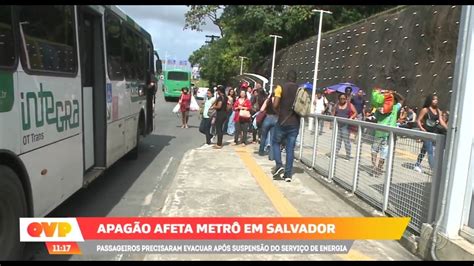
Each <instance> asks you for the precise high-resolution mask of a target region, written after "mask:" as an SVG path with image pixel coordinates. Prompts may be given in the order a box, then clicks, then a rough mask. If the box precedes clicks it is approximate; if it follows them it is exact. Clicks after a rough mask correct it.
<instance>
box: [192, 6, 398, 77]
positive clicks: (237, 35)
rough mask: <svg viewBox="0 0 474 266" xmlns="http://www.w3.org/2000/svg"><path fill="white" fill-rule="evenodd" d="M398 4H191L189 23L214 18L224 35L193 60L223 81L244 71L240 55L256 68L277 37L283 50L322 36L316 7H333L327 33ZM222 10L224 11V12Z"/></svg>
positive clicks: (325, 24) (325, 25) (326, 18)
mask: <svg viewBox="0 0 474 266" xmlns="http://www.w3.org/2000/svg"><path fill="white" fill-rule="evenodd" d="M392 7H394V6H388V5H383V6H340V5H337V6H323V5H321V6H314V5H291V6H290V5H253V6H244V5H229V6H211V5H207V6H190V10H189V11H188V12H187V13H186V26H185V28H191V29H192V30H197V31H199V30H201V27H202V26H203V25H205V19H206V18H209V19H210V20H211V21H212V22H213V23H214V24H215V25H217V26H218V27H219V29H220V31H221V35H222V38H221V39H219V40H217V41H214V42H213V43H211V44H209V45H204V46H202V47H201V48H200V49H198V50H196V51H194V52H193V54H192V55H191V56H190V58H189V61H190V62H191V63H193V64H196V63H199V64H200V66H201V73H202V76H203V77H204V78H206V79H209V80H213V81H216V82H220V83H223V82H225V81H227V80H228V79H229V78H231V77H232V76H235V75H236V74H238V73H239V69H240V61H239V59H238V57H239V56H246V57H248V58H249V61H250V63H251V64H252V66H253V68H255V67H257V66H259V65H261V64H262V63H263V62H264V60H265V59H266V58H268V57H270V56H271V54H272V51H273V40H272V38H270V37H269V35H270V34H278V35H281V36H283V39H280V40H279V41H278V49H283V48H286V47H288V46H290V45H293V44H294V43H296V42H299V41H301V40H304V39H307V38H309V37H311V36H314V35H315V34H317V28H318V24H317V23H319V13H314V12H312V10H313V9H315V8H316V9H324V10H329V11H332V12H333V14H332V15H330V16H324V17H323V32H325V31H330V30H333V29H336V28H339V27H342V26H344V25H347V24H351V23H354V22H357V21H359V20H361V19H364V18H367V17H369V16H371V15H373V14H375V13H377V12H381V11H383V10H386V9H389V8H392ZM219 14H220V15H219Z"/></svg>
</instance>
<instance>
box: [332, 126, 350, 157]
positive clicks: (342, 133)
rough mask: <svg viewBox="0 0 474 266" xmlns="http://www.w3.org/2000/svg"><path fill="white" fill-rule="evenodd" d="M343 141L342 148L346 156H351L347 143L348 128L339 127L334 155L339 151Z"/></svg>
mask: <svg viewBox="0 0 474 266" xmlns="http://www.w3.org/2000/svg"><path fill="white" fill-rule="evenodd" d="M343 140H344V146H345V148H346V155H347V156H349V157H350V156H351V142H350V141H349V126H348V125H339V133H338V134H337V143H336V154H338V153H339V150H341V145H342V141H343Z"/></svg>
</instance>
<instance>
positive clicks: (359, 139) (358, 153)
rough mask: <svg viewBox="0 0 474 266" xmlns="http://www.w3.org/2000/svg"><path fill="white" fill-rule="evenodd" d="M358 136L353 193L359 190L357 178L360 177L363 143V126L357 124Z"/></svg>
mask: <svg viewBox="0 0 474 266" xmlns="http://www.w3.org/2000/svg"><path fill="white" fill-rule="evenodd" d="M357 136H358V137H357V147H356V157H355V165H354V168H355V169H354V178H353V179H352V193H355V191H356V190H357V180H358V179H359V165H360V150H361V145H362V127H361V126H360V125H358V126H357Z"/></svg>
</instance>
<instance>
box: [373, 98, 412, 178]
mask: <svg viewBox="0 0 474 266" xmlns="http://www.w3.org/2000/svg"><path fill="white" fill-rule="evenodd" d="M384 92H385V91H384V90H379V93H382V94H383V93H384ZM391 93H392V94H393V96H394V99H395V104H394V105H393V107H392V111H391V112H389V113H386V114H384V113H383V112H381V110H380V109H382V108H377V109H376V111H375V118H376V119H377V124H379V125H386V126H391V127H396V126H397V113H398V111H399V110H400V108H401V106H402V103H403V101H404V98H403V96H401V95H400V94H398V93H396V92H391ZM388 137H389V133H388V132H386V131H380V130H376V131H375V134H374V142H373V144H372V148H371V151H372V154H371V155H372V156H371V157H372V167H373V171H372V175H373V176H374V177H378V176H379V175H381V174H382V168H383V165H384V163H385V160H386V159H387V156H388ZM377 154H379V155H380V156H379V158H378V159H379V160H378V162H377V157H378V156H377Z"/></svg>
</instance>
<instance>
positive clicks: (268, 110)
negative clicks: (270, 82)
mask: <svg viewBox="0 0 474 266" xmlns="http://www.w3.org/2000/svg"><path fill="white" fill-rule="evenodd" d="M273 98H274V97H273V94H271V95H269V96H268V98H267V99H266V100H265V101H264V102H263V105H262V108H261V109H260V111H261V112H265V119H263V122H262V126H261V128H262V137H261V139H260V147H259V149H258V155H260V156H265V147H266V146H267V142H268V140H270V151H269V153H268V154H269V159H270V160H272V159H273V154H272V151H273V149H272V146H271V136H272V135H273V128H274V127H275V125H276V123H277V121H278V115H277V113H276V112H275V110H273Z"/></svg>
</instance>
